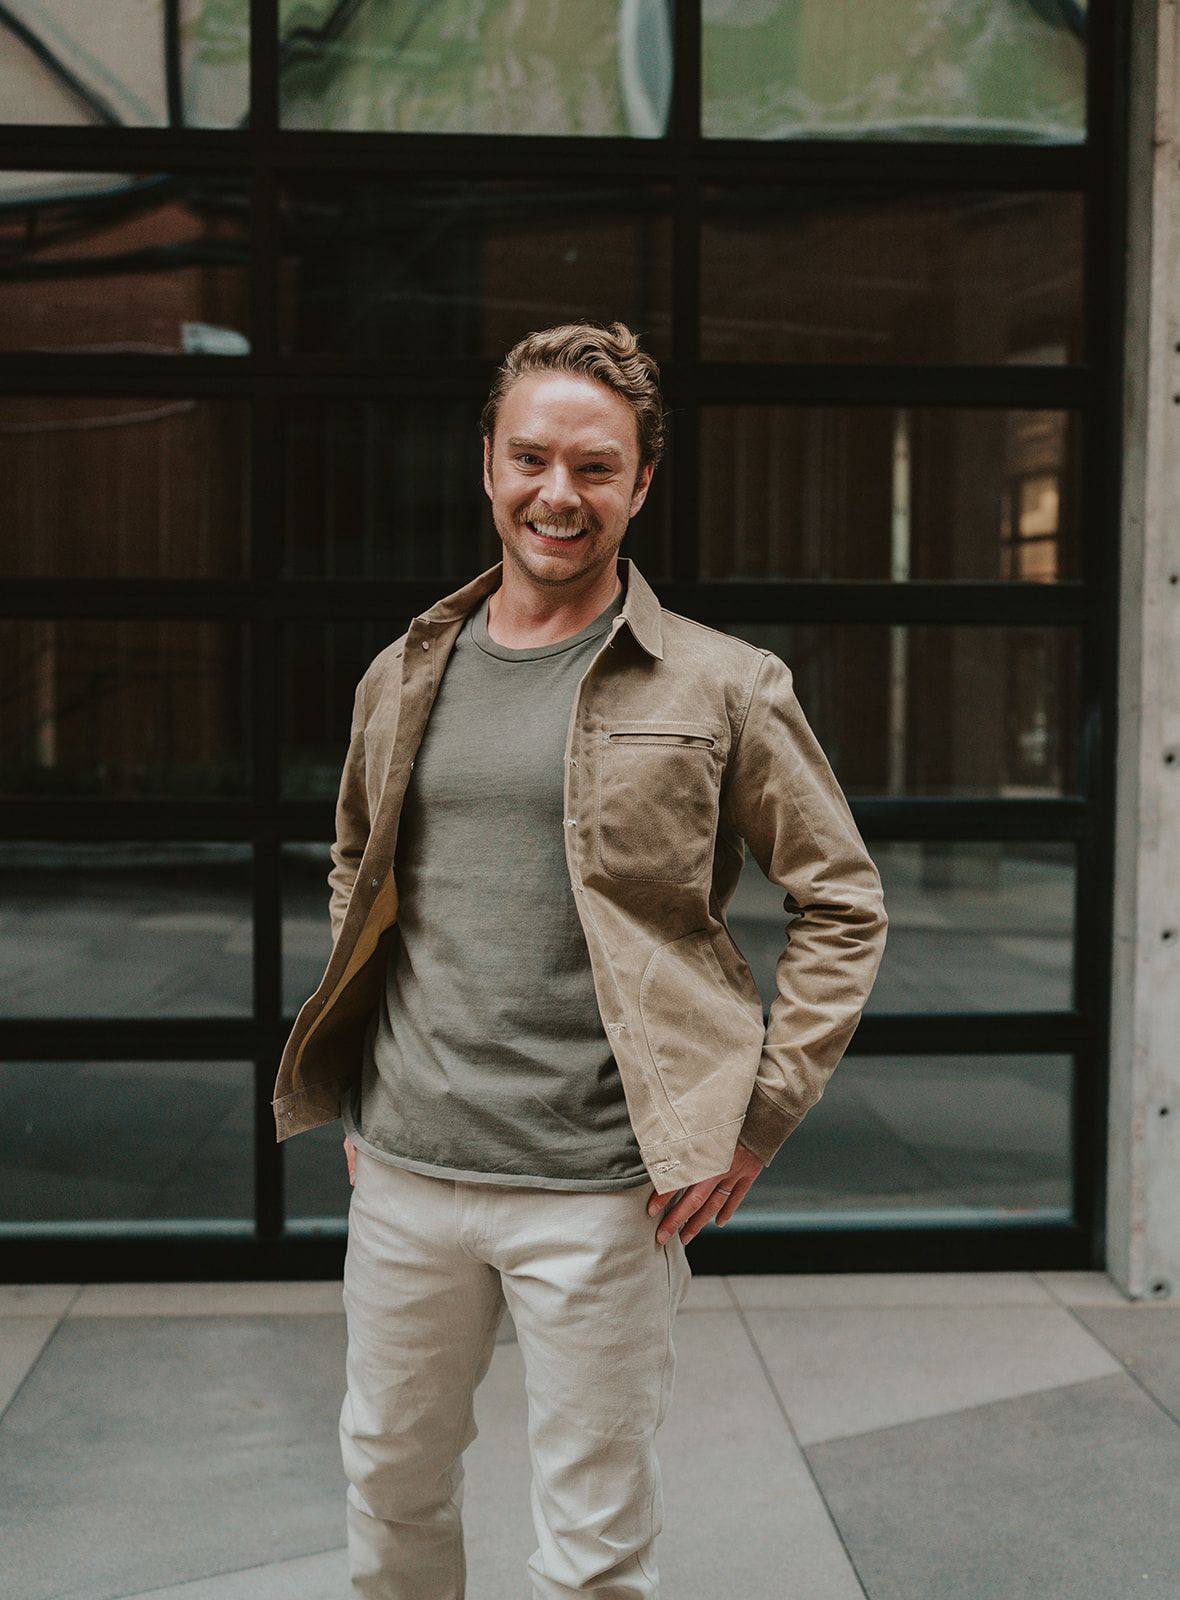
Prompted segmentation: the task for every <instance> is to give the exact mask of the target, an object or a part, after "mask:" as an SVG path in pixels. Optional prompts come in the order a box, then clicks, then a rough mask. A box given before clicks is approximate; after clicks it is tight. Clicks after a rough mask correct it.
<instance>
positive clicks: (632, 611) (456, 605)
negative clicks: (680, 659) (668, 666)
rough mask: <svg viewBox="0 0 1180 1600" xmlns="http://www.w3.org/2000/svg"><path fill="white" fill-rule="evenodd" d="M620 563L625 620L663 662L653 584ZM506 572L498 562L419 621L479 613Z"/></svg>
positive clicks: (439, 621)
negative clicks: (484, 601)
mask: <svg viewBox="0 0 1180 1600" xmlns="http://www.w3.org/2000/svg"><path fill="white" fill-rule="evenodd" d="M618 563H619V577H620V578H622V580H623V584H624V586H625V594H624V597H623V609H622V612H621V613H620V618H621V621H622V622H624V623H626V625H627V627H629V628H630V630H631V634H632V636H633V638H634V639H635V642H636V643H637V644H638V645H639V646H640V647H641V649H643V650H646V651H647V653H648V655H649V656H654V657H655V659H656V660H657V661H662V660H663V658H664V637H663V630H662V629H661V627H660V610H661V606H660V602H659V600H658V599H657V598H656V594H655V591H654V590H653V589H652V587H651V585H650V584H649V583H648V582H647V580H646V578H644V576H643V574H642V573H641V572H640V570H639V568H638V567H637V566H636V565H635V563H634V561H632V560H631V558H630V557H629V556H619V558H618ZM503 571H504V563H503V562H502V561H497V562H496V564H495V566H494V567H489V568H488V569H487V571H486V572H481V573H480V575H479V577H478V578H472V580H471V582H470V583H465V584H464V585H463V587H462V588H461V589H456V590H455V591H454V593H453V594H448V595H445V596H444V597H443V599H441V600H438V601H436V602H435V604H434V605H432V606H431V607H430V609H429V610H428V611H423V612H422V614H421V615H420V616H419V618H418V619H417V620H418V621H419V622H423V623H427V624H429V625H432V626H439V625H442V624H444V623H448V622H458V621H461V620H462V618H463V617H465V616H466V615H467V614H468V612H469V611H474V610H475V608H476V606H478V605H479V603H480V601H481V600H482V599H483V598H484V596H485V595H489V594H492V593H493V592H494V591H495V590H496V589H498V588H499V587H500V579H501V577H502V575H503Z"/></svg>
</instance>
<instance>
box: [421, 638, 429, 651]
mask: <svg viewBox="0 0 1180 1600" xmlns="http://www.w3.org/2000/svg"><path fill="white" fill-rule="evenodd" d="M422 648H423V650H429V649H430V640H429V639H423V641H422Z"/></svg>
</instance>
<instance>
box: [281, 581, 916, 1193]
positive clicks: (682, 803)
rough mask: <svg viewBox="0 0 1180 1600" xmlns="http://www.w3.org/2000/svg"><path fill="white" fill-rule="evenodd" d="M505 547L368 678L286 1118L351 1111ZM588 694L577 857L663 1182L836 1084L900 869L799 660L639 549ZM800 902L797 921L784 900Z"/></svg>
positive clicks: (608, 1022)
mask: <svg viewBox="0 0 1180 1600" xmlns="http://www.w3.org/2000/svg"><path fill="white" fill-rule="evenodd" d="M501 568H502V563H499V562H498V563H497V564H496V565H495V566H494V567H490V568H489V569H488V571H486V572H484V573H481V574H480V576H479V577H478V578H475V579H473V581H472V582H470V583H468V584H466V585H465V586H464V587H463V588H461V589H459V590H457V591H456V592H455V593H454V594H451V595H448V596H447V597H446V599H444V600H440V601H439V602H438V603H437V605H434V606H432V607H431V608H430V609H429V610H428V611H426V612H424V613H423V614H422V615H421V616H419V617H415V618H414V619H413V621H412V622H411V624H410V627H409V628H408V630H407V631H406V632H405V633H404V634H403V635H402V637H401V638H399V639H396V640H395V641H394V642H393V643H392V644H391V645H389V646H388V647H387V648H386V649H384V650H383V651H381V653H380V654H379V655H378V656H377V657H376V659H375V660H374V661H373V663H372V665H371V666H370V667H369V669H368V671H367V672H366V673H365V675H364V677H363V678H362V679H361V682H360V684H359V685H358V686H357V691H356V700H355V706H354V711H353V719H352V736H351V740H350V743H349V747H348V755H347V758H346V760H345V764H344V772H343V777H342V779H341V784H340V795H339V800H338V803H337V808H336V841H335V844H334V845H333V847H332V863H333V864H332V870H331V871H330V872H329V874H328V883H329V885H330V887H331V900H330V907H329V913H330V917H331V923H332V935H333V948H332V953H331V956H330V958H329V960H328V965H327V969H326V970H325V972H324V976H323V979H322V980H321V982H320V985H319V988H318V989H317V990H316V992H315V993H314V994H313V995H312V996H311V998H310V999H309V1000H308V1001H307V1002H306V1004H305V1005H304V1006H303V1008H302V1009H301V1011H300V1012H299V1016H298V1017H297V1019H296V1021H295V1026H294V1028H293V1029H292V1031H291V1036H290V1038H289V1039H288V1041H287V1044H286V1047H285V1048H284V1050H283V1056H282V1061H281V1063H280V1065H279V1070H278V1081H277V1083H276V1084H275V1093H274V1113H275V1122H276V1126H277V1136H278V1138H279V1140H283V1139H286V1138H289V1137H290V1136H291V1135H292V1134H296V1133H301V1132H303V1131H304V1130H305V1129H308V1128H314V1127H316V1126H318V1125H319V1124H321V1123H325V1122H330V1121H331V1120H332V1119H333V1118H336V1117H339V1115H340V1112H341V1097H342V1095H343V1094H344V1093H345V1092H346V1091H347V1090H348V1088H349V1087H350V1085H351V1084H352V1083H353V1082H354V1080H355V1079H356V1078H357V1077H358V1075H359V1072H360V1066H361V1050H362V1045H363V1040H364V1034H365V1030H366V1027H367V1024H368V1022H369V1019H370V1016H371V1013H372V1011H373V1008H374V1006H375V1005H376V1003H377V998H378V995H379V993H380V990H381V988H382V986H383V984H384V973H385V960H386V954H387V950H388V944H389V940H390V938H391V930H392V928H393V926H394V923H395V921H396V918H397V885H396V883H395V881H394V877H393V870H392V863H393V858H394V850H395V847H396V844H397V831H398V819H399V816H400V813H401V806H402V799H403V796H404V795H405V791H406V785H407V783H408V781H409V777H410V769H411V768H412V766H413V764H414V757H415V754H416V753H417V750H418V746H419V744H420V742H421V739H422V734H423V731H424V729H425V727H426V722H427V718H428V717H429V715H430V708H431V704H432V702H433V700H434V695H435V691H436V690H437V688H438V684H439V679H440V677H441V675H442V671H443V668H444V666H445V664H446V660H447V656H448V654H449V652H450V650H451V646H452V645H453V644H454V642H455V639H456V637H457V635H458V633H459V631H460V629H461V628H462V626H463V619H464V617H465V616H466V615H467V613H468V612H469V611H471V610H473V609H474V608H475V606H476V605H478V603H479V602H480V600H481V599H482V598H483V597H484V595H486V594H490V593H491V592H492V591H494V590H495V589H497V588H498V587H499V584H500V576H501ZM619 575H620V577H622V578H623V580H624V582H625V584H626V598H625V601H624V604H623V608H622V611H621V613H620V615H619V616H618V617H616V618H615V621H614V623H613V624H612V627H611V630H610V633H609V635H608V636H607V638H606V639H605V640H604V641H603V643H602V645H601V646H600V648H599V650H598V651H597V653H596V654H595V656H594V658H593V660H592V661H591V663H590V665H589V666H588V667H587V669H586V672H585V673H584V675H583V676H582V678H581V680H580V682H579V685H578V689H577V691H576V693H575V696H574V705H573V709H572V712H571V714H570V723H569V733H568V735H567V739H566V752H565V780H564V782H565V807H564V816H563V818H562V822H563V824H564V831H565V847H566V859H567V862H568V865H569V876H570V892H571V893H572V894H573V895H574V896H575V898H576V903H577V907H578V911H579V915H580V917H581V921H582V927H583V929H584V931H585V935H586V946H587V949H588V951H589V954H590V963H591V968H592V971H593V976H594V985H595V989H596V991H597V995H598V1004H599V1009H600V1012H601V1015H602V1021H603V1028H604V1032H605V1035H606V1037H607V1039H608V1040H609V1042H610V1047H611V1049H612V1051H613V1053H614V1057H615V1060H616V1062H617V1063H618V1069H619V1075H620V1078H621V1080H622V1084H623V1090H624V1093H625V1095H626V1100H627V1107H628V1111H629V1113H630V1118H631V1123H632V1127H633V1129H634V1132H635V1137H636V1141H637V1143H638V1145H639V1149H640V1153H641V1155H642V1158H643V1161H644V1164H645V1166H646V1167H647V1170H648V1172H649V1174H650V1176H651V1179H652V1183H653V1186H654V1187H655V1189H656V1190H657V1191H658V1192H659V1193H661V1194H668V1193H670V1192H672V1191H673V1190H677V1189H682V1188H685V1187H687V1186H688V1185H689V1184H692V1183H697V1182H699V1181H701V1180H702V1179H706V1178H711V1177H716V1176H718V1175H719V1174H721V1173H723V1172H726V1171H727V1170H728V1168H729V1167H730V1165H731V1163H732V1161H733V1157H734V1150H735V1146H736V1143H737V1140H738V1138H739V1137H740V1138H741V1141H742V1143H743V1144H745V1145H747V1146H748V1147H749V1148H750V1149H751V1150H753V1151H754V1153H755V1154H756V1155H757V1156H758V1157H759V1158H760V1159H761V1160H762V1161H763V1162H765V1163H769V1162H770V1160H771V1159H772V1157H773V1156H774V1154H775V1152H776V1151H777V1150H778V1148H779V1146H780V1145H781V1144H782V1143H783V1141H784V1140H785V1139H786V1138H787V1136H788V1134H790V1133H791V1132H792V1131H793V1129H794V1128H796V1127H797V1126H798V1124H799V1122H800V1121H801V1120H802V1118H803V1115H804V1113H805V1112H806V1111H807V1110H808V1109H809V1108H810V1107H811V1106H813V1105H814V1104H815V1102H816V1101H817V1100H818V1099H819V1097H820V1095H821V1094H822V1093H823V1090H824V1087H825V1085H826V1083H827V1080H828V1078H829V1077H830V1076H831V1074H832V1072H833V1071H834V1070H835V1067H836V1065H837V1063H838V1062H839V1060H840V1058H841V1056H842V1055H843V1053H844V1050H845V1047H846V1046H847V1044H848V1041H849V1039H850V1037H851V1036H852V1033H853V1030H854V1029H855V1027H856V1024H857V1021H858V1020H859V1018H860V1014H861V1011H862V1009H863V1007H864V1004H865V1001H866V999H867V998H868V995H869V991H870V989H871V988H872V985H873V980H874V978H875V976H876V972H877V967H878V965H879V963H880V960H881V955H882V951H883V949H884V944H885V928H886V916H885V910H884V906H883V903H882V896H881V880H880V878H879V876H878V873H877V869H876V867H875V866H874V865H873V862H872V860H871V859H870V857H869V855H868V853H867V851H866V849H865V846H864V841H863V840H862V839H861V836H860V834H859V832H858V831H857V828H856V824H855V823H854V822H853V819H852V815H851V813H850V811H849V809H848V805H847V802H846V801H845V799H844V796H843V794H842V792H841V790H840V788H839V785H838V784H837V782H836V779H835V777H834V775H833V773H832V770H831V768H830V766H829V765H828V762H827V760H826V758H825V756H824V754H823V751H822V750H821V749H820V747H819V744H818V743H817V742H816V739H815V736H814V734H813V733H812V731H811V729H810V727H809V726H808V724H807V722H806V721H805V719H804V716H803V713H802V711H801V709H800V707H799V703H798V701H797V700H796V698H795V695H794V692H793V690H792V687H791V673H790V671H789V669H788V668H787V667H786V666H785V665H784V664H783V662H782V661H781V660H779V658H778V657H777V656H775V655H773V654H771V653H770V652H769V651H766V650H760V649H756V648H755V647H754V646H752V645H749V644H746V643H745V642H744V641H743V640H740V639H734V638H731V637H730V636H729V635H727V634H724V633H720V632H717V631H716V630H715V629H713V628H707V627H704V626H702V625H701V624H700V623H698V622H693V621H691V620H690V619H689V618H687V617H682V616H678V615H677V614H676V613H675V612H671V611H666V610H664V609H663V608H662V607H661V605H660V603H659V601H658V599H657V598H656V596H655V594H654V593H653V591H652V589H651V588H650V586H649V585H648V584H647V583H646V582H645V581H644V579H643V578H642V576H641V575H640V573H639V572H638V570H637V569H636V567H635V564H634V562H632V561H629V560H628V559H626V558H625V557H624V558H620V560H619ZM743 840H744V841H746V843H747V844H748V845H749V847H750V850H751V852H752V854H753V856H754V859H755V860H756V861H757V863H758V865H759V867H760V868H761V869H762V871H763V872H764V873H765V874H766V876H767V877H768V878H770V879H771V880H772V881H773V882H774V883H776V884H778V885H779V887H780V888H782V889H783V891H784V894H785V898H784V908H785V910H787V911H789V912H791V913H792V914H795V917H796V920H795V921H794V922H793V923H791V925H790V928H789V933H788V935H787V940H786V945H785V948H784V949H783V952H782V955H781V956H780V958H779V961H778V969H777V990H778V992H777V994H776V996H775V998H774V1000H773V1002H772V1004H771V1008H770V1016H769V1023H766V1022H765V1021H764V1017H763V1011H762V1003H761V1000H760V998H759V995H758V990H757V987H756V985H755V982H754V978H753V975H752V973H751V971H750V968H749V966H748V964H747V962H746V960H745V958H744V957H743V955H742V953H741V951H740V949H739V948H738V946H737V944H736V943H735V941H734V939H733V936H732V935H731V934H730V932H729V928H728V926H727V924H726V916H725V912H726V906H727V905H728V903H729V901H730V898H731V897H732V895H733V891H734V886H735V884H736V882H737V878H738V873H739V871H740V869H741V865H742V860H743V857H744V848H743V843H742V841H743ZM784 926H785V923H784Z"/></svg>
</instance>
